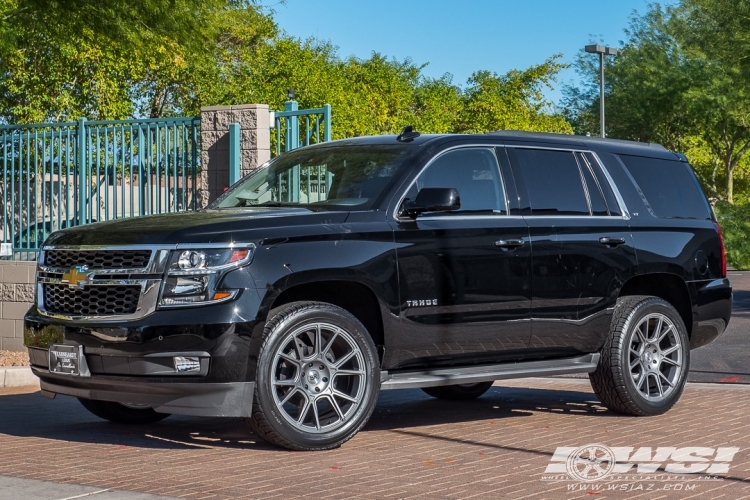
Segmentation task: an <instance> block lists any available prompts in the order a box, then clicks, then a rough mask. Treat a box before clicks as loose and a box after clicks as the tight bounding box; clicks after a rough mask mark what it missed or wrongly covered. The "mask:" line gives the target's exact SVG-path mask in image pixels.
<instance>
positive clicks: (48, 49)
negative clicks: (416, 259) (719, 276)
mask: <svg viewBox="0 0 750 500" xmlns="http://www.w3.org/2000/svg"><path fill="white" fill-rule="evenodd" d="M272 14H273V13H272V11H270V10H268V9H266V8H264V7H263V6H262V5H260V4H258V3H256V2H255V1H252V0H132V1H130V2H126V3H122V2H101V1H100V0H78V1H76V2H67V1H63V0H53V1H48V0H0V40H1V41H0V75H1V76H0V119H1V120H4V121H6V122H9V123H28V122H42V121H49V120H72V119H76V118H78V117H80V116H86V117H89V118H93V119H119V118H127V117H132V116H150V117H160V116H169V115H178V114H182V115H193V114H197V113H199V111H200V108H201V107H202V106H207V105H221V104H239V103H266V104H269V105H270V106H271V109H282V108H283V103H284V101H285V100H286V99H287V98H286V94H287V89H289V88H293V89H294V90H295V92H296V94H297V96H298V97H297V100H298V101H299V102H300V107H303V108H305V107H319V106H320V105H322V104H323V103H329V104H331V105H332V108H333V110H334V127H333V132H334V136H336V137H346V136H356V135H364V134H382V133H393V132H397V131H399V130H400V129H401V128H402V127H403V126H404V125H407V124H412V125H415V126H416V127H417V129H418V130H421V131H423V132H485V131H489V130H496V129H507V128H513V129H521V130H538V131H539V130H547V131H555V132H566V133H570V132H571V131H572V128H571V127H570V125H569V124H568V123H567V122H566V121H565V119H564V118H563V117H562V116H561V115H560V114H559V113H556V112H555V111H554V110H553V108H552V106H551V104H550V103H548V102H547V101H546V100H545V99H544V97H543V94H542V90H543V88H544V87H545V86H548V85H550V84H551V83H552V82H553V81H554V78H555V75H556V74H557V72H558V71H559V70H560V69H561V68H562V67H563V65H562V64H561V63H560V62H559V59H558V57H557V56H554V57H551V58H550V59H548V60H547V61H545V62H543V63H542V64H539V65H535V66H532V67H530V68H528V69H526V70H516V71H511V72H509V73H507V74H505V75H497V74H495V73H492V72H489V71H477V72H476V73H474V74H473V75H472V77H471V78H470V79H469V81H468V82H467V84H466V86H465V87H462V86H460V85H456V84H454V83H453V81H452V77H451V76H450V75H444V76H443V77H441V78H429V77H427V76H425V75H424V73H423V69H424V65H419V64H415V63H414V62H413V61H411V60H410V59H406V60H403V61H399V60H395V59H389V58H388V57H386V56H384V55H382V54H379V53H377V52H374V53H373V54H372V55H371V56H370V57H368V58H365V59H359V58H341V57H340V56H339V55H338V53H337V48H336V47H335V46H334V45H333V44H332V43H330V42H327V41H320V40H315V39H310V40H300V39H297V38H294V37H292V36H290V35H288V34H287V33H285V32H283V31H282V30H280V29H279V27H278V26H277V25H276V24H275V23H274V21H273V17H272Z"/></svg>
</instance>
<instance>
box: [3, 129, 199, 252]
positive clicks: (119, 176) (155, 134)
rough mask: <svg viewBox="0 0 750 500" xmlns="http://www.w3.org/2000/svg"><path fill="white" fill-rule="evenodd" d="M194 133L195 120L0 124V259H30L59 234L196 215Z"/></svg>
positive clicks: (196, 142) (196, 137) (196, 147)
mask: <svg viewBox="0 0 750 500" xmlns="http://www.w3.org/2000/svg"><path fill="white" fill-rule="evenodd" d="M199 130H200V119H199V118H162V119H146V120H118V121H87V120H86V119H84V118H82V119H80V120H78V121H77V122H70V123H42V124H34V125H5V126H0V166H1V167H2V176H1V177H0V191H2V193H0V197H2V207H1V208H0V225H1V226H2V242H4V243H5V245H4V247H5V248H4V249H3V250H5V256H6V257H7V256H11V257H13V258H15V259H22V260H33V259H35V258H36V253H37V252H38V250H39V245H41V244H42V242H43V241H44V239H45V238H46V237H47V236H48V235H49V234H50V233H51V232H52V231H55V230H57V229H62V228H66V227H72V226H77V225H80V224H87V223H90V222H99V221H106V220H111V219H118V218H124V217H135V216H138V215H148V214H157V213H167V212H180V211H186V210H194V209H196V208H197V206H196V196H195V195H196V188H197V185H198V182H197V178H198V176H199V174H200V163H199V158H200V151H199V148H200V141H199V134H200V131H199ZM8 246H10V247H12V251H11V252H10V253H11V255H8V250H10V249H9V248H8Z"/></svg>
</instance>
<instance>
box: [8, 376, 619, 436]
mask: <svg viewBox="0 0 750 500" xmlns="http://www.w3.org/2000/svg"><path fill="white" fill-rule="evenodd" d="M0 409H2V414H3V417H2V418H0V434H5V435H9V436H17V437H38V438H44V439H51V440H58V441H67V442H78V443H95V444H109V445H117V446H122V447H142V448H149V449H190V448H239V449H257V450H260V449H268V450H279V448H276V447H274V446H271V445H269V444H267V443H266V442H265V441H263V439H261V438H260V437H259V436H256V435H255V434H253V432H252V431H251V430H250V428H249V427H247V425H246V424H245V422H244V420H243V419H239V418H208V417H189V416H182V415H173V416H171V417H170V418H168V419H166V420H164V421H162V422H159V423H156V424H150V425H144V426H131V425H121V424H113V423H110V422H106V421H104V420H101V419H99V418H97V417H95V416H94V415H92V414H90V413H89V412H88V411H86V410H85V409H84V408H83V407H82V406H81V404H80V403H79V402H78V401H77V400H76V399H75V398H71V397H65V396H58V397H57V398H55V399H54V400H50V399H47V398H44V397H42V396H41V395H40V393H39V392H36V393H31V394H19V395H8V396H0ZM535 412H549V413H556V414H558V413H559V414H582V415H596V416H604V417H612V416H618V415H617V414H615V413H612V412H610V411H608V410H607V409H606V408H604V407H603V406H601V404H600V403H599V401H598V400H597V399H596V397H595V396H594V395H593V394H592V393H591V392H590V391H588V390H583V391H581V392H578V391H563V390H551V389H528V388H513V387H502V386H493V387H492V388H491V389H490V390H489V391H488V392H487V393H486V394H484V395H483V396H482V397H480V398H478V399H475V400H470V401H445V400H438V399H434V398H432V397H430V396H428V395H427V394H425V393H423V392H422V391H420V390H419V389H407V390H393V391H383V392H382V393H381V394H380V398H379V400H378V403H377V405H376V407H375V411H374V412H373V415H372V417H371V418H370V421H369V422H368V424H367V425H366V426H365V428H364V429H363V430H362V431H361V432H373V431H383V430H391V431H396V432H418V428H420V427H425V426H434V425H444V424H452V423H462V422H474V421H483V420H487V421H493V422H494V421H497V423H498V424H500V425H502V420H504V419H515V418H523V417H528V416H531V415H533V414H534V413H535Z"/></svg>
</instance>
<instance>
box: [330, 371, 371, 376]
mask: <svg viewBox="0 0 750 500" xmlns="http://www.w3.org/2000/svg"><path fill="white" fill-rule="evenodd" d="M364 374H365V372H363V371H361V370H337V371H336V376H338V375H364Z"/></svg>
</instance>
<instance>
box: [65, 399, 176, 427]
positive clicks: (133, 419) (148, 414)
mask: <svg viewBox="0 0 750 500" xmlns="http://www.w3.org/2000/svg"><path fill="white" fill-rule="evenodd" d="M78 401H80V402H81V404H82V405H83V407H84V408H86V409H87V410H88V411H90V412H91V413H93V414H94V415H96V416H97V417H99V418H103V419H104V420H109V421H110V422H114V423H116V424H136V425H140V424H153V423H154V422H158V421H159V420H164V419H165V418H167V417H168V416H169V413H157V412H155V411H154V410H153V409H152V408H149V407H147V406H140V405H130V404H126V403H113V402H111V401H96V400H93V399H84V398H78Z"/></svg>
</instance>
